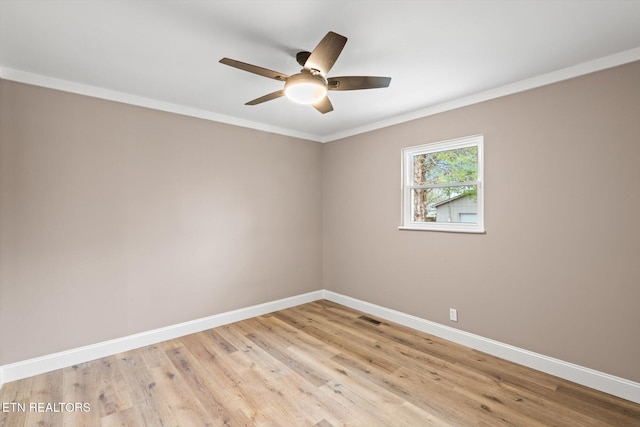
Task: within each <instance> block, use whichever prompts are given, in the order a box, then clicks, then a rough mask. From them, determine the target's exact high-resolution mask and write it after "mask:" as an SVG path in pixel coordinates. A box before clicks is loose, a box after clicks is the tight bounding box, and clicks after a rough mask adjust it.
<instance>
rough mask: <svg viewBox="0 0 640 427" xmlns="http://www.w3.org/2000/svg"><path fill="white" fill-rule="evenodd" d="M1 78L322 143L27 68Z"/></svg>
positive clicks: (4, 71) (1, 71)
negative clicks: (39, 72)
mask: <svg viewBox="0 0 640 427" xmlns="http://www.w3.org/2000/svg"><path fill="white" fill-rule="evenodd" d="M0 78H2V79H5V80H11V81H14V82H18V83H26V84H30V85H33V86H40V87H45V88H48V89H55V90H60V91H63V92H70V93H75V94H77V95H85V96H90V97H93V98H99V99H105V100H108V101H115V102H121V103H123V104H129V105H134V106H137V107H144V108H150V109H153V110H158V111H164V112H167V113H174V114H180V115H182V116H189V117H195V118H198V119H204V120H210V121H213V122H219V123H225V124H229V125H234V126H240V127H244V128H249V129H255V130H260V131H263V132H269V133H275V134H279V135H285V136H291V137H294V138H300V139H308V140H311V141H315V142H320V139H321V137H320V136H319V135H313V134H309V133H304V132H298V131H294V130H292V129H286V128H282V127H278V126H271V125H268V124H265V123H259V122H254V121H251V120H245V119H240V118H238V117H232V116H228V115H225V114H219V113H214V112H212V111H207V110H203V109H199V108H193V107H188V106H186V105H180V104H174V103H171V102H165V101H160V100H157V99H153V98H146V97H143V96H138V95H132V94H129V93H125V92H118V91H115V90H111V89H105V88H101V87H97V86H90V85H85V84H81V83H76V82H72V81H69V80H63V79H58V78H55V77H49V76H43V75H41V74H35V73H30V72H26V71H21V70H16V69H14V68H7V67H0Z"/></svg>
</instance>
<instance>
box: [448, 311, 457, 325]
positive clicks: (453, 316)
mask: <svg viewBox="0 0 640 427" xmlns="http://www.w3.org/2000/svg"><path fill="white" fill-rule="evenodd" d="M449 320H451V321H452V322H457V321H458V310H456V309H455V308H450V309H449Z"/></svg>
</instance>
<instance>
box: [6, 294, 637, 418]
mask: <svg viewBox="0 0 640 427" xmlns="http://www.w3.org/2000/svg"><path fill="white" fill-rule="evenodd" d="M362 315H363V313H360V312H357V311H354V310H352V309H349V308H346V307H343V306H340V305H337V304H334V303H331V302H328V301H317V302H313V303H310V304H305V305H301V306H298V307H294V308H290V309H286V310H282V311H279V312H275V313H272V314H269V315H265V316H260V317H257V318H253V319H250V320H245V321H242V322H238V323H234V324H231V325H227V326H223V327H219V328H215V329H211V330H208V331H204V332H201V333H197V334H193V335H189V336H185V337H182V338H179V339H175V340H171V341H167V342H163V343H161V344H157V345H153V346H148V347H144V348H141V349H138V350H133V351H130V352H127V353H122V354H118V355H115V356H110V357H106V358H103V359H99V360H95V361H92V362H88V363H83V364H81V365H77V366H73V367H70V368H66V369H62V370H58V371H54V372H51V373H47V374H43V375H38V376H35V377H32V378H27V379H24V380H20V381H15V382H12V383H8V384H5V385H4V386H3V387H2V389H1V390H0V402H4V403H7V402H22V403H25V406H26V408H25V409H26V410H25V412H21V411H14V412H9V413H0V426H3V427H19V426H91V427H93V426H104V427H107V426H185V427H192V426H222V425H232V426H252V425H259V426H318V427H330V426H334V427H335V426H344V425H349V426H367V427H370V426H393V427H397V426H429V425H436V426H445V425H446V426H467V425H473V426H502V425H515V426H553V425H556V426H609V425H610V426H640V405H637V404H634V403H631V402H628V401H625V400H622V399H618V398H615V397H612V396H610V395H607V394H604V393H600V392H597V391H594V390H591V389H588V388H585V387H582V386H579V385H576V384H573V383H571V382H568V381H564V380H561V379H558V378H555V377H552V376H549V375H546V374H543V373H540V372H537V371H534V370H531V369H528V368H524V367H522V366H519V365H516V364H513V363H510V362H507V361H504V360H502V359H499V358H496V357H493V356H489V355H487V354H484V353H481V352H478V351H475V350H471V349H469V348H466V347H462V346H460V345H457V344H454V343H451V342H448V341H445V340H442V339H439V338H436V337H433V336H430V335H427V334H424V333H420V332H417V331H415V330H412V329H409V328H406V327H404V326H400V325H397V324H391V323H389V322H386V321H382V320H380V319H378V320H380V323H379V324H376V322H372V321H371V320H375V319H371V318H370V317H369V319H367V318H366V317H367V316H365V318H364V319H363V318H361V316H362ZM56 402H72V403H73V402H80V403H84V402H86V403H88V404H89V405H90V411H88V412H79V411H76V412H66V411H64V410H63V411H62V412H50V411H49V412H46V411H45V412H42V411H30V410H29V409H30V408H29V404H31V403H36V404H37V403H43V404H46V403H56ZM5 409H6V408H5ZM45 409H46V408H45ZM52 409H56V408H52ZM58 409H61V408H58Z"/></svg>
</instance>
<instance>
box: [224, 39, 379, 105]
mask: <svg viewBox="0 0 640 427" xmlns="http://www.w3.org/2000/svg"><path fill="white" fill-rule="evenodd" d="M346 43H347V38H346V37H344V36H341V35H340V34H336V33H334V32H333V31H329V32H328V33H327V35H326V36H324V38H323V39H322V40H320V43H318V45H317V46H316V47H315V49H313V51H312V52H306V51H304V52H298V54H297V55H296V61H298V64H300V65H301V66H302V70H300V72H299V73H297V74H293V75H291V76H289V75H286V74H284V73H280V72H277V71H273V70H269V69H267V68H262V67H258V66H257V65H251V64H247V63H246V62H240V61H236V60H235V59H230V58H222V59H221V60H220V62H221V63H222V64H225V65H229V66H231V67H234V68H238V69H240V70H244V71H248V72H250V73H254V74H258V75H260V76H264V77H268V78H270V79H275V80H279V81H282V82H284V88H283V89H281V90H277V91H275V92H271V93H269V94H267V95H264V96H261V97H260V98H256V99H254V100H252V101H249V102H247V103H246V104H245V105H257V104H261V103H263V102H266V101H271V100H272V99H276V98H280V97H281V96H287V98H289V99H291V100H292V101H294V102H297V103H299V104H307V105H313V107H314V108H315V109H316V110H318V111H319V112H321V113H322V114H325V113H328V112H330V111H333V105H331V101H330V100H329V97H328V96H327V91H329V90H359V89H376V88H384V87H388V86H389V83H390V82H391V77H374V76H343V77H327V73H328V72H329V70H330V69H331V67H333V64H334V63H335V62H336V60H337V59H338V56H339V55H340V53H341V52H342V49H343V48H344V45H345V44H346Z"/></svg>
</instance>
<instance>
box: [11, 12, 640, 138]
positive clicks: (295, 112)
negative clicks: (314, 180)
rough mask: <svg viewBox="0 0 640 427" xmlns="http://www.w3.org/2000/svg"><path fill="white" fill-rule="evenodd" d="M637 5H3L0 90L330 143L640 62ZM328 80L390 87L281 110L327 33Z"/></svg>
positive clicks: (333, 94) (334, 95) (336, 95)
mask: <svg viewBox="0 0 640 427" xmlns="http://www.w3.org/2000/svg"><path fill="white" fill-rule="evenodd" d="M639 23H640V0H638V1H634V0H627V1H615V0H602V1H588V0H575V1H564V0H556V1H550V0H549V1H542V0H538V1H504V0H503V1H481V0H476V1H399V0H393V1H365V0H339V1H331V0H322V1H309V0H307V1H303V0H297V1H283V0H280V1H268V0H257V1H241V0H234V1H221V0H209V1H196V0H181V1H178V0H174V1H169V0H164V1H143V0H126V1H124V0H123V1H120V0H84V1H65V0H57V1H52V0H0V77H2V78H5V79H9V80H16V81H23V82H26V83H32V84H39V85H42V86H47V87H53V88H56V89H63V90H68V91H71V92H76V93H83V94H88V95H93V96H98V97H102V98H107V99H113V100H117V101H122V102H129V103H132V104H136V105H142V106H148V107H152V108H158V109H161V110H166V111H174V112H177V113H181V114H189V115H193V116H197V117H203V118H207V119H212V120H216V121H222V122H227V123H232V124H237V125H241V126H247V127H252V128H256V129H262V130H267V131H271V132H276V133H281V134H285V135H292V136H297V137H302V138H307V139H311V140H316V141H321V142H322V141H329V140H334V139H338V138H340V137H344V136H348V135H352V134H356V133H360V132H364V131H366V130H370V129H375V128H379V127H383V126H386V125H389V124H394V123H399V122H402V121H406V120H409V119H412V118H417V117H422V116H425V115H428V114H431V113H433V112H438V111H443V110H445V109H449V108H455V107H457V106H461V105H466V104H469V103H472V102H477V101H479V100H483V99H489V98H491V97H496V96H501V95H505V94H508V93H513V92H517V91H519V90H524V89H527V88H530V87H535V86H538V85H541V84H546V83H550V82H552V81H557V80H562V79H564V78H569V77H573V76H575V75H580V74H584V73H585V72H590V71H595V70H597V69H602V68H607V67H610V66H614V65H618V64H621V63H625V62H631V61H635V60H639V59H640V24H639ZM330 30H331V31H335V32H337V33H339V34H342V35H344V36H346V37H348V39H349V40H348V42H347V44H346V46H345V48H344V50H343V51H342V54H341V56H340V57H339V59H338V61H337V62H336V63H335V65H334V67H333V69H332V70H331V72H330V73H329V76H342V75H378V76H391V77H392V78H393V79H392V81H391V85H390V87H389V88H386V89H373V90H362V91H346V92H330V98H331V101H332V103H333V106H334V111H332V112H330V113H328V114H324V115H322V114H320V113H318V112H317V111H316V110H314V109H313V108H312V107H309V106H301V105H297V104H294V103H292V102H290V101H289V100H287V99H286V98H279V99H276V100H273V101H270V102H267V103H264V104H260V105H257V106H245V105H244V103H245V102H247V101H249V100H251V99H254V98H257V97H259V96H261V95H264V94H267V93H269V92H273V91H275V90H278V89H281V87H282V83H281V82H278V81H275V80H271V79H267V78H264V77H261V76H257V75H254V74H250V73H246V72H244V71H241V70H237V69H234V68H231V67H228V66H225V65H222V64H220V63H218V60H220V59H221V58H222V57H230V58H233V59H237V60H240V61H243V62H249V63H252V64H255V65H259V66H261V67H265V68H269V69H272V70H276V71H279V72H282V73H285V74H294V73H296V72H298V71H299V69H300V66H299V65H298V64H297V63H296V61H295V54H296V52H298V51H301V50H312V49H313V48H314V47H315V45H316V44H317V43H318V42H319V41H320V39H321V38H322V37H323V36H324V35H325V34H326V33H327V32H328V31H330Z"/></svg>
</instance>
